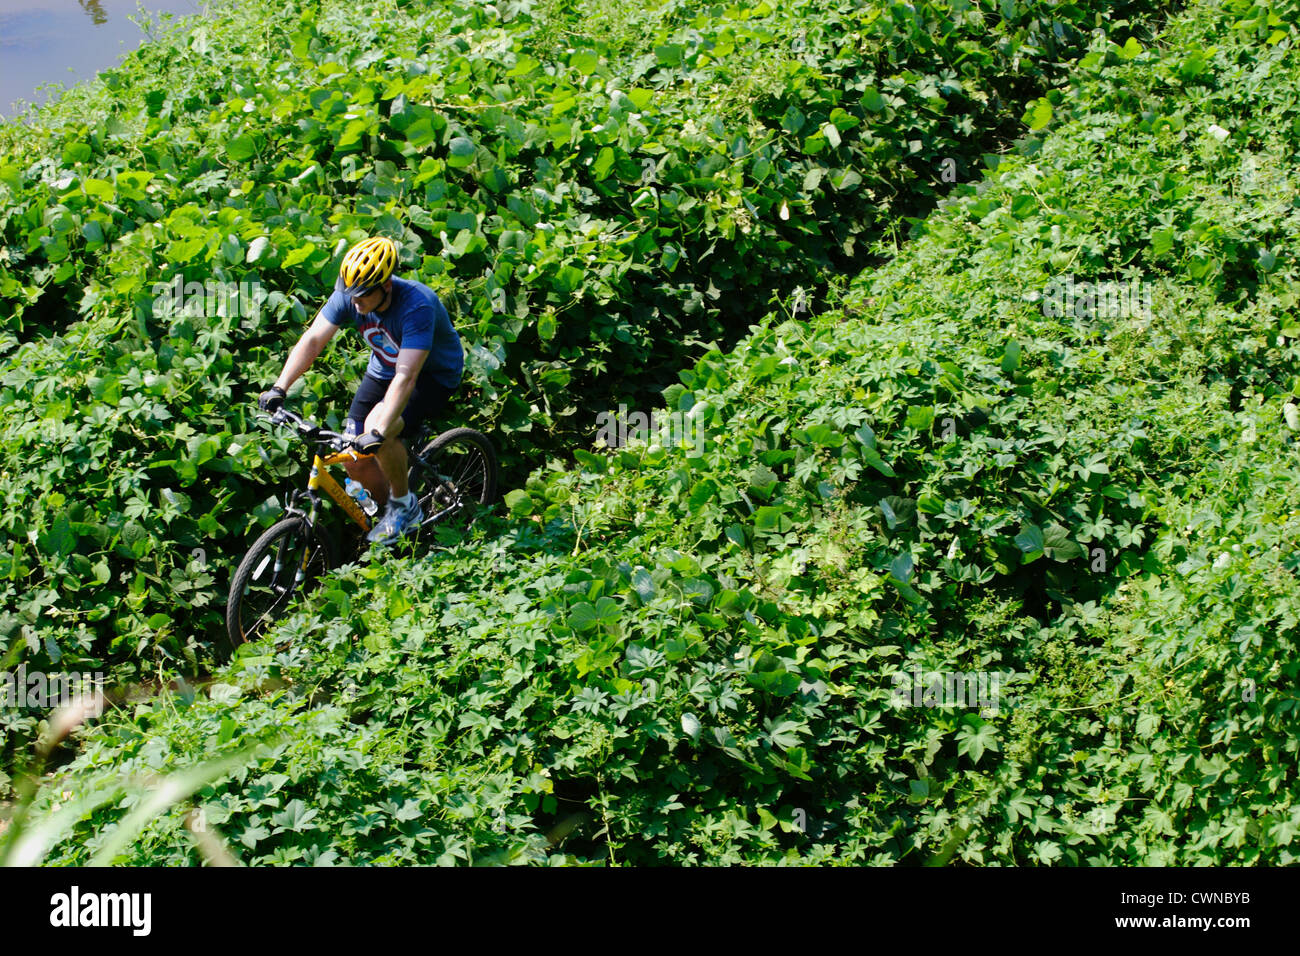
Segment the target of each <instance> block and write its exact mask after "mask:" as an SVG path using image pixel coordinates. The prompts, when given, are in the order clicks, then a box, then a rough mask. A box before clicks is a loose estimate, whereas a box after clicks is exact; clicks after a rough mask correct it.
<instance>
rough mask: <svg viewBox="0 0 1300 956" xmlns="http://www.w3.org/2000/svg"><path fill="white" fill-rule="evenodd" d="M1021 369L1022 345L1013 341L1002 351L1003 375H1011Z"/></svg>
mask: <svg viewBox="0 0 1300 956" xmlns="http://www.w3.org/2000/svg"><path fill="white" fill-rule="evenodd" d="M1019 367H1020V343H1019V342H1017V341H1016V340H1015V339H1012V340H1011V341H1010V342H1008V343H1007V347H1006V348H1005V349H1003V350H1002V374H1003V375H1008V376H1009V375H1011V374H1012V373H1013V372H1014V371H1015V370H1016V369H1017V368H1019Z"/></svg>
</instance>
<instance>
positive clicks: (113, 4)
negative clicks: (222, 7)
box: [0, 0, 203, 117]
mask: <svg viewBox="0 0 1300 956" xmlns="http://www.w3.org/2000/svg"><path fill="white" fill-rule="evenodd" d="M202 7H203V4H202V3H201V2H199V0H46V2H44V3H40V2H37V0H0V116H3V117H13V116H14V115H16V114H17V113H19V112H21V109H20V108H19V107H18V106H17V105H15V104H16V101H18V100H22V101H25V102H29V103H44V102H45V101H46V99H47V98H48V96H49V93H48V91H42V92H38V91H37V87H39V86H42V85H43V84H46V83H61V84H62V85H64V86H72V85H73V84H75V83H77V82H79V81H81V80H88V79H90V78H91V77H93V76H94V75H95V74H96V73H98V72H99V71H100V70H104V69H107V68H108V67H111V66H113V65H114V64H116V63H117V62H118V61H119V60H121V58H122V57H123V55H125V54H126V53H129V52H130V51H131V50H133V49H135V48H136V47H137V46H139V45H140V42H141V41H142V40H144V39H145V34H144V32H143V31H142V30H141V28H140V27H139V26H138V25H137V24H136V23H134V22H132V20H131V19H130V18H131V17H137V19H139V17H138V13H139V12H140V11H142V10H143V11H149V14H152V15H149V14H146V15H147V16H149V19H151V20H157V19H159V18H158V17H157V14H159V13H175V14H194V13H201V12H202Z"/></svg>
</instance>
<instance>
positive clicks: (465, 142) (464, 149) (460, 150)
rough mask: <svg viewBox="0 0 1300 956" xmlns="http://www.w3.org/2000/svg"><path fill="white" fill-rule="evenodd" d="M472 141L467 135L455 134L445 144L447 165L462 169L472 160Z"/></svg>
mask: <svg viewBox="0 0 1300 956" xmlns="http://www.w3.org/2000/svg"><path fill="white" fill-rule="evenodd" d="M474 154H475V147H474V141H473V140H472V139H470V138H469V137H468V136H456V137H453V138H452V141H451V142H450V143H448V144H447V165H448V166H451V167H452V168H454V169H464V168H465V167H466V166H468V165H470V164H471V163H472V162H474Z"/></svg>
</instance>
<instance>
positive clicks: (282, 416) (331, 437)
mask: <svg viewBox="0 0 1300 956" xmlns="http://www.w3.org/2000/svg"><path fill="white" fill-rule="evenodd" d="M271 424H273V425H292V427H293V428H294V430H295V431H297V432H298V434H299V435H300V436H301V437H302V438H303V439H305V440H306V441H309V442H312V443H313V444H317V445H327V446H328V447H330V448H333V449H334V450H335V451H346V450H347V449H352V441H351V440H350V439H348V438H346V437H345V436H343V435H340V434H339V433H338V432H332V431H329V430H327V429H324V428H321V427H320V426H319V425H317V424H316V423H315V422H311V421H308V420H307V419H305V418H303V417H302V416H301V415H299V414H298V413H297V412H291V411H289V409H287V408H285V407H284V406H283V405H282V406H280V407H279V408H278V409H276V410H275V413H274V414H272V415H271ZM352 450H354V451H355V449H352Z"/></svg>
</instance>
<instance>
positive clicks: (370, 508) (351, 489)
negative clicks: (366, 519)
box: [343, 478, 379, 518]
mask: <svg viewBox="0 0 1300 956" xmlns="http://www.w3.org/2000/svg"><path fill="white" fill-rule="evenodd" d="M343 487H344V488H345V489H346V490H347V493H348V494H350V495H351V496H352V497H353V498H355V499H356V501H357V504H359V505H360V506H361V510H362V511H364V512H365V513H366V514H368V515H370V517H372V518H373V517H374V516H375V513H376V512H377V511H378V510H379V504H378V502H376V501H375V499H374V498H371V497H370V492H368V491H366V489H365V486H364V485H362V484H361V482H359V481H357V480H356V479H354V478H349V479H348V480H347V481H346V482H344V484H343Z"/></svg>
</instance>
